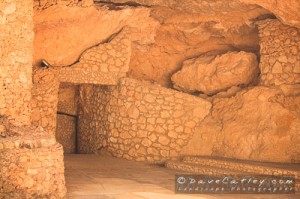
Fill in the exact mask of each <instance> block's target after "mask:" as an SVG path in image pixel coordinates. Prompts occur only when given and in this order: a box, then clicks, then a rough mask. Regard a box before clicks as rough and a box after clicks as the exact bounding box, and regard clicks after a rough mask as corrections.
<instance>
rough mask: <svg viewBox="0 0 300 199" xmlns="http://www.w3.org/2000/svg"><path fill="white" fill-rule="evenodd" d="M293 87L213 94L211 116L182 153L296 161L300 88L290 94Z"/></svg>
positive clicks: (256, 88) (299, 142) (298, 150)
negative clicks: (234, 93)
mask: <svg viewBox="0 0 300 199" xmlns="http://www.w3.org/2000/svg"><path fill="white" fill-rule="evenodd" d="M295 89H297V87H289V88H283V90H281V89H279V88H268V87H254V88H251V89H249V90H246V91H242V92H240V93H238V94H237V95H236V96H234V97H231V98H226V99H224V98H223V99H217V98H216V99H215V100H214V102H213V107H214V108H213V111H212V114H211V116H210V117H208V118H206V119H205V121H203V122H202V124H201V125H200V128H199V130H198V131H197V133H195V134H194V140H193V139H191V141H190V144H189V145H190V146H187V148H186V149H185V150H184V152H183V154H197V155H199V154H200V155H213V156H220V157H229V158H237V159H246V160H259V161H269V162H299V161H300V159H299V154H300V140H299V131H300V115H299V113H300V112H299V110H300V106H299V100H300V97H299V92H298V94H297V95H290V94H291V93H290V91H292V90H295ZM196 144H197V145H199V146H196ZM193 148H194V149H193Z"/></svg>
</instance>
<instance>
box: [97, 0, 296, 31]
mask: <svg viewBox="0 0 300 199" xmlns="http://www.w3.org/2000/svg"><path fill="white" fill-rule="evenodd" d="M96 1H97V0H96ZM102 1H106V2H115V3H125V2H128V0H102ZM131 2H136V3H139V4H142V5H148V6H154V5H156V6H166V7H170V8H173V9H176V10H180V11H189V12H192V13H197V12H200V11H202V10H205V11H207V10H215V9H220V8H223V9H224V8H236V7H239V8H240V11H242V10H243V9H244V7H246V6H254V5H256V6H257V5H258V6H261V7H263V8H265V9H267V10H269V11H270V12H272V13H274V14H275V15H276V16H277V17H278V18H279V19H280V20H281V21H282V22H283V23H284V24H288V25H291V26H295V27H298V28H299V27H300V12H299V10H300V1H299V0H268V1H266V0H222V1H219V0H201V1H195V0H168V1H166V0H133V1H131ZM243 3H245V4H248V5H245V4H243ZM230 21H233V20H230Z"/></svg>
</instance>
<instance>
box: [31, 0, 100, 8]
mask: <svg viewBox="0 0 300 199" xmlns="http://www.w3.org/2000/svg"><path fill="white" fill-rule="evenodd" d="M33 2H34V8H35V9H39V10H40V9H46V8H49V7H51V6H55V5H65V6H70V7H73V6H81V7H90V6H92V5H93V4H94V1H93V0H34V1H33Z"/></svg>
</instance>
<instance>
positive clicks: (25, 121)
mask: <svg viewBox="0 0 300 199" xmlns="http://www.w3.org/2000/svg"><path fill="white" fill-rule="evenodd" d="M32 14H33V5H32V2H31V1H18V0H13V1H4V2H1V4H0V29H1V31H0V93H1V95H0V115H6V116H8V117H9V120H10V121H11V123H13V124H14V125H18V126H21V125H29V124H30V107H29V102H30V97H31V94H30V90H31V86H32V82H31V71H32V70H31V69H32V66H31V62H32V53H33V51H32V50H33V49H32V42H33V31H32V29H33V21H32V16H33V15H32ZM20 24H22V25H20ZM20 35H22V37H20Z"/></svg>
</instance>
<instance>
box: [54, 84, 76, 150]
mask: <svg viewBox="0 0 300 199" xmlns="http://www.w3.org/2000/svg"><path fill="white" fill-rule="evenodd" d="M78 96H79V86H78V85H72V84H60V87H59V93H58V100H59V101H58V105H57V111H58V114H57V126H56V134H55V135H56V136H55V137H56V139H57V142H59V143H61V144H62V145H63V147H64V153H75V152H76V131H77V118H76V117H77V115H78V109H77V107H78Z"/></svg>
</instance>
